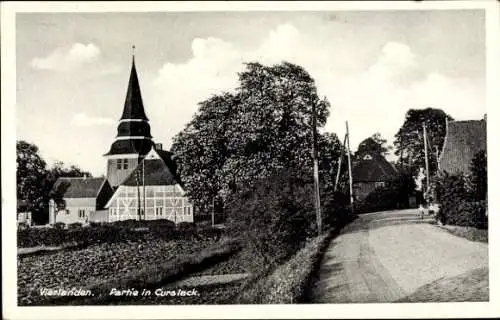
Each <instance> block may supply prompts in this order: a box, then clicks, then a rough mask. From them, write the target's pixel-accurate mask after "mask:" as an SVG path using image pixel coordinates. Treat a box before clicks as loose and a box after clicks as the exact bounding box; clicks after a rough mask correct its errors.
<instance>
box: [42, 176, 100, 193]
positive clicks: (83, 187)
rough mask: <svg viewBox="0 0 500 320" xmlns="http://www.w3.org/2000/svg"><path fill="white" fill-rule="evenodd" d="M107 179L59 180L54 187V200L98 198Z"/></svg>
mask: <svg viewBox="0 0 500 320" xmlns="http://www.w3.org/2000/svg"><path fill="white" fill-rule="evenodd" d="M105 181H106V178H103V177H101V178H59V179H57V181H56V183H55V184H54V186H53V187H52V191H51V196H52V197H53V198H96V197H97V196H98V194H99V190H100V189H101V186H102V185H103V183H104V182H105Z"/></svg>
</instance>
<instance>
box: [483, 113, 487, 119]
mask: <svg viewBox="0 0 500 320" xmlns="http://www.w3.org/2000/svg"><path fill="white" fill-rule="evenodd" d="M483 120H484V121H488V120H487V119H486V113H485V114H484V118H483Z"/></svg>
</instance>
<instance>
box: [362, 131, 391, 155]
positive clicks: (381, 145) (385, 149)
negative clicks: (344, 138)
mask: <svg viewBox="0 0 500 320" xmlns="http://www.w3.org/2000/svg"><path fill="white" fill-rule="evenodd" d="M386 144H387V140H386V139H384V138H383V137H382V135H381V134H380V133H378V132H377V133H375V134H373V135H372V136H371V137H368V138H366V139H365V140H363V141H361V143H360V144H359V146H358V150H357V151H356V153H355V156H358V155H359V154H361V153H362V152H374V153H376V154H380V155H381V156H386V155H388V154H389V151H390V150H391V149H392V146H387V145H386Z"/></svg>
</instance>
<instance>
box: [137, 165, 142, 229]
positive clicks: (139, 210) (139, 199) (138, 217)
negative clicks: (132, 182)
mask: <svg viewBox="0 0 500 320" xmlns="http://www.w3.org/2000/svg"><path fill="white" fill-rule="evenodd" d="M136 175H137V176H136V178H137V179H136V182H137V183H136V184H137V219H138V220H141V188H140V185H139V171H136Z"/></svg>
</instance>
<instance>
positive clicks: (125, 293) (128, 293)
mask: <svg viewBox="0 0 500 320" xmlns="http://www.w3.org/2000/svg"><path fill="white" fill-rule="evenodd" d="M109 295H111V296H115V297H139V296H141V297H144V296H151V295H152V292H151V290H148V289H142V290H137V289H134V288H132V289H124V290H118V289H116V288H112V289H111V291H110V293H109ZM154 295H155V296H157V297H191V296H199V295H200V293H199V292H198V291H197V290H196V289H190V290H185V289H177V290H175V289H171V290H167V289H162V288H159V289H156V290H154Z"/></svg>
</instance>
